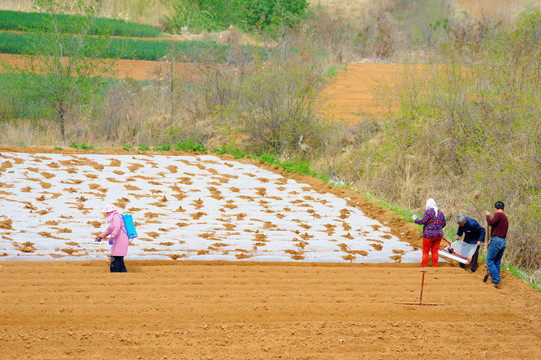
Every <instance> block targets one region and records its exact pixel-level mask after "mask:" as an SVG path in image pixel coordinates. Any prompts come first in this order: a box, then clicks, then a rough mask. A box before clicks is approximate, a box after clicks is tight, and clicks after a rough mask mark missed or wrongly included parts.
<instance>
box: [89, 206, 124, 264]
mask: <svg viewBox="0 0 541 360" xmlns="http://www.w3.org/2000/svg"><path fill="white" fill-rule="evenodd" d="M103 212H104V213H107V218H106V219H105V221H106V222H108V223H109V227H107V229H106V230H105V231H104V232H102V233H101V235H100V236H99V237H98V238H97V239H96V241H97V242H100V241H101V240H102V239H105V238H106V237H107V236H109V235H111V237H110V238H109V245H112V246H111V272H128V271H127V270H126V265H125V264H124V256H126V254H127V253H128V245H129V244H130V239H129V238H128V233H127V232H126V227H125V226H124V220H123V219H122V214H121V213H119V212H118V210H117V209H116V206H115V205H113V204H107V205H106V206H105V209H104V210H103Z"/></svg>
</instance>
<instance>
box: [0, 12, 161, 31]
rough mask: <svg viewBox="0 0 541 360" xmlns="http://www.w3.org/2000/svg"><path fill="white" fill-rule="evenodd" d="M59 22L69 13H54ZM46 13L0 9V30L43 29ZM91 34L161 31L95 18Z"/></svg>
mask: <svg viewBox="0 0 541 360" xmlns="http://www.w3.org/2000/svg"><path fill="white" fill-rule="evenodd" d="M55 16H57V17H58V20H59V23H60V24H61V25H62V22H64V23H67V22H68V21H69V19H70V15H55ZM47 21H48V15H47V14H43V13H27V12H22V11H9V10H0V30H11V31H27V32H35V31H38V30H40V29H43V28H44V27H45V26H46V24H47ZM90 34H91V35H113V36H131V37H161V36H163V34H162V31H161V30H160V29H159V28H157V27H154V26H150V25H143V24H136V23H132V22H127V21H123V20H116V19H107V18H97V19H96V23H95V25H94V27H93V28H92V29H91V30H90Z"/></svg>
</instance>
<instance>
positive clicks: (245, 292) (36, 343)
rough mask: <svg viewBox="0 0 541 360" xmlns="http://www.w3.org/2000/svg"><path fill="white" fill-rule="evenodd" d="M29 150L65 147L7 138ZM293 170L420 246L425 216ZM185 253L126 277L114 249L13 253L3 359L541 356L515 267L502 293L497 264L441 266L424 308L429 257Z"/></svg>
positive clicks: (537, 310) (430, 276) (0, 336)
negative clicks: (406, 260)
mask: <svg viewBox="0 0 541 360" xmlns="http://www.w3.org/2000/svg"><path fill="white" fill-rule="evenodd" d="M21 150H24V152H28V153H42V152H57V150H54V149H52V148H24V149H19V148H0V151H21ZM63 152H64V153H81V152H84V151H81V150H75V149H73V150H72V149H66V150H64V151H63ZM102 153H109V154H120V153H125V152H124V151H123V150H121V149H113V148H109V149H104V150H103V151H102ZM175 153H176V152H170V153H163V152H160V154H161V155H164V154H167V155H172V154H175ZM145 154H146V155H152V154H153V153H152V152H146V153H145ZM184 155H185V154H184ZM246 161H248V160H246ZM73 166H77V165H76V164H73ZM268 170H271V169H268ZM274 171H277V170H276V169H274ZM294 178H295V180H297V181H299V182H304V183H306V184H307V188H312V189H316V190H317V191H330V192H333V193H335V194H336V195H338V196H342V197H344V198H349V199H350V204H351V205H352V206H358V207H359V208H361V209H362V211H363V212H364V213H365V214H367V215H368V216H370V217H373V218H375V219H377V220H379V221H381V222H384V223H385V222H387V225H388V226H389V227H390V228H391V229H392V231H393V233H394V234H396V235H397V236H399V237H400V238H401V239H402V240H405V241H408V242H411V243H412V244H414V245H415V244H417V245H418V244H419V233H418V230H417V229H416V227H415V226H414V225H412V224H411V223H406V222H403V221H402V220H400V219H398V218H396V219H395V218H393V217H392V215H393V214H392V213H391V212H390V211H387V210H385V209H381V208H379V207H378V206H377V205H376V204H370V203H369V202H366V201H365V200H364V199H363V198H362V197H361V196H360V195H358V194H355V193H352V192H351V191H348V190H344V189H338V188H334V187H329V186H328V185H325V184H322V183H321V182H319V181H318V180H314V179H311V178H307V177H301V176H294ZM262 196H264V195H262ZM284 211H286V210H285V209H284ZM342 215H343V217H344V218H347V217H348V214H347V213H346V212H344V213H343V214H342ZM266 225H267V224H265V225H262V226H266ZM269 225H271V224H269ZM346 225H347V224H346V223H345V222H344V226H346ZM9 227H10V224H3V228H9ZM300 230H302V229H300ZM329 230H332V229H329ZM301 232H302V231H301ZM301 238H302V236H301ZM259 240H260V241H261V242H265V241H271V240H270V239H267V238H261V239H259ZM214 245H215V246H216V247H219V246H221V245H222V243H221V242H215V243H214ZM303 245H304V242H303V241H302V240H299V242H298V251H297V252H298V254H297V252H295V251H296V250H295V251H293V250H292V252H295V253H292V255H293V256H302V255H300V254H301V253H302V248H303ZM25 246H26V247H27V248H28V249H30V250H31V249H32V247H33V244H32V243H28V244H25ZM344 246H345V244H344ZM346 247H347V246H346ZM66 250H70V249H62V251H66ZM151 250H152V249H149V251H151ZM346 250H347V249H346ZM0 256H2V254H1V253H0ZM352 256H353V255H352ZM237 257H238V258H239V259H242V258H243V254H239V255H238V256H237ZM0 259H1V257H0ZM177 259H178V260H177ZM177 259H175V261H174V260H171V261H134V260H130V259H129V255H128V257H127V259H126V264H127V267H128V271H129V272H128V273H127V274H110V273H109V263H108V261H106V258H105V257H104V260H103V261H73V262H65V261H50V262H38V261H17V262H11V261H0V284H2V285H1V287H0V304H2V306H0V343H1V344H2V347H1V348H2V351H1V352H0V359H68V358H70V359H72V358H77V359H103V358H105V357H111V354H114V355H113V356H112V357H114V358H115V359H276V358H284V359H325V360H326V359H419V358H428V357H430V358H435V359H456V358H466V357H468V358H470V357H473V358H486V359H541V327H540V326H539V323H540V321H541V294H540V293H539V292H537V291H535V290H533V289H531V288H529V287H528V286H527V285H526V284H525V283H523V282H521V281H520V280H518V279H516V278H514V277H512V276H510V275H509V274H507V273H503V274H502V275H503V281H502V284H503V288H502V289H500V290H498V289H495V288H494V287H493V286H491V285H489V284H485V283H483V282H482V277H483V275H484V274H485V272H486V268H485V267H484V265H482V266H481V268H480V269H479V270H478V271H477V272H476V273H474V274H467V273H466V272H465V271H464V270H462V269H460V268H458V267H456V266H454V265H452V264H445V263H442V264H440V266H439V267H438V268H435V269H434V268H429V270H428V272H427V273H426V276H425V283H424V288H423V295H422V303H423V304H425V305H419V301H420V295H421V294H420V290H421V278H422V273H421V272H420V271H419V270H420V268H419V264H400V263H393V264H317V263H302V264H299V263H289V262H284V263H261V262H257V263H256V262H243V263H237V262H220V261H216V262H204V261H199V262H189V261H183V260H182V256H178V257H177ZM397 302H408V303H414V305H404V304H396V303H397ZM415 303H416V304H415ZM429 304H444V305H439V306H429Z"/></svg>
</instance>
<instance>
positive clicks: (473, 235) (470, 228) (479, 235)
mask: <svg viewBox="0 0 541 360" xmlns="http://www.w3.org/2000/svg"><path fill="white" fill-rule="evenodd" d="M465 218H466V223H465V224H464V226H459V227H458V230H457V232H456V234H457V236H462V234H465V235H464V242H465V243H468V244H476V243H477V242H478V241H480V242H485V228H483V227H482V226H481V225H479V223H478V222H477V221H475V220H473V219H472V218H470V217H467V216H466V217H465Z"/></svg>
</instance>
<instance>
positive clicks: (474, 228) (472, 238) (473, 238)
mask: <svg viewBox="0 0 541 360" xmlns="http://www.w3.org/2000/svg"><path fill="white" fill-rule="evenodd" d="M455 221H456V223H457V224H458V230H457V231H456V240H459V239H460V237H461V236H462V235H463V234H464V240H463V241H464V242H465V243H466V244H472V245H473V244H476V245H477V246H476V248H475V252H474V253H473V255H472V257H471V261H470V268H469V270H468V272H469V273H470V274H471V273H473V272H475V270H477V258H478V257H479V249H480V248H481V243H484V242H485V235H486V231H485V228H483V227H482V226H481V225H479V223H478V222H477V221H475V220H474V219H472V218H471V217H467V216H464V215H457V216H456V217H455ZM460 255H462V256H467V257H469V256H468V255H469V254H465V250H464V249H461V254H460ZM459 266H460V267H462V268H463V267H464V265H463V264H460V265H459Z"/></svg>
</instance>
